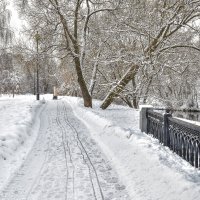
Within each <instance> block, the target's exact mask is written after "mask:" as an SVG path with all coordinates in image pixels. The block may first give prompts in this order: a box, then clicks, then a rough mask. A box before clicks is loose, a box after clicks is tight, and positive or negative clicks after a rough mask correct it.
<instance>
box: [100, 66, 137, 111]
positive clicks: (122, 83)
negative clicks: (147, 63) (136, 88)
mask: <svg viewBox="0 0 200 200" xmlns="http://www.w3.org/2000/svg"><path fill="white" fill-rule="evenodd" d="M138 68H139V66H138V65H133V66H132V67H130V68H129V70H128V71H127V72H126V74H125V75H124V76H123V77H122V78H121V80H120V81H119V82H118V84H117V85H116V86H115V87H113V88H112V89H111V91H110V92H109V93H108V95H107V96H106V98H105V99H104V100H103V103H102V105H101V106H100V107H101V108H102V109H103V110H104V109H106V108H107V107H108V106H109V105H110V104H111V103H112V102H113V100H114V99H115V98H116V97H118V96H119V94H120V93H121V92H122V91H123V89H124V88H125V86H126V85H127V84H128V83H129V81H130V80H132V79H133V78H134V77H135V75H136V73H137V70H138Z"/></svg>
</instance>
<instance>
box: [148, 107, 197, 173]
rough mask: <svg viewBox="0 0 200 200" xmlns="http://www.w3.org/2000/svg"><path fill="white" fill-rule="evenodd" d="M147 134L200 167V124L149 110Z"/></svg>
mask: <svg viewBox="0 0 200 200" xmlns="http://www.w3.org/2000/svg"><path fill="white" fill-rule="evenodd" d="M147 134H151V135H152V136H153V137H155V138H157V139H158V140H159V141H160V143H162V144H163V145H165V146H168V147H169V148H170V149H171V150H172V151H173V152H175V153H177V154H178V155H179V156H181V157H182V158H183V159H185V160H186V161H188V162H189V163H190V164H191V165H193V166H194V167H196V168H199V169H200V126H197V125H195V124H192V123H189V122H186V121H183V120H180V119H177V118H173V117H172V116H171V114H168V113H166V114H164V115H163V114H160V113H157V112H154V111H153V110H152V109H151V110H147Z"/></svg>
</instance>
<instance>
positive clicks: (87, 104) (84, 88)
mask: <svg viewBox="0 0 200 200" xmlns="http://www.w3.org/2000/svg"><path fill="white" fill-rule="evenodd" d="M75 67H76V73H77V77H78V83H79V86H80V89H81V93H82V96H83V101H84V106H85V107H91V108H92V97H91V95H90V94H89V91H88V89H87V86H86V83H85V80H84V78H83V74H82V70H81V64H80V59H79V58H78V57H76V58H75Z"/></svg>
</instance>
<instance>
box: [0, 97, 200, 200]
mask: <svg viewBox="0 0 200 200" xmlns="http://www.w3.org/2000/svg"><path fill="white" fill-rule="evenodd" d="M51 98H52V96H51V95H50V96H45V99H46V100H47V103H45V104H43V101H40V102H37V101H35V100H34V99H35V97H33V96H18V97H17V98H15V99H14V100H13V99H12V98H8V97H0V110H1V116H0V152H1V158H0V166H1V168H0V184H1V185H0V187H1V189H3V188H4V187H5V186H6V185H7V183H8V182H9V181H10V182H9V183H8V185H7V186H6V187H7V188H8V189H7V190H8V191H9V190H10V191H14V194H12V197H13V198H12V199H19V200H21V199H20V197H22V195H23V193H25V191H23V192H21V193H20V188H21V187H22V186H23V187H25V186H26V185H27V186H26V187H27V188H28V185H29V184H30V185H31V189H30V188H29V193H30V191H32V193H30V194H26V195H29V196H30V199H34V200H36V199H41V195H43V196H42V197H43V199H52V200H53V199H62V198H61V196H60V195H57V194H56V192H58V191H62V188H61V187H62V185H63V184H61V183H63V181H64V180H63V179H64V177H65V176H66V177H67V174H65V173H64V172H63V171H62V172H63V176H62V174H60V173H59V172H58V175H59V176H58V177H57V176H56V173H57V171H59V170H64V165H65V163H63V162H62V161H63V159H64V158H62V157H59V156H58V155H59V154H56V156H55V155H54V154H55V152H57V151H58V152H59V151H61V150H62V149H60V148H61V147H60V145H59V144H58V143H59V140H60V139H61V138H62V137H61V136H62V135H60V137H59V134H61V133H64V134H66V135H65V137H66V136H67V137H66V138H65V139H66V141H68V142H69V144H68V143H67V144H63V146H64V147H66V148H67V147H68V145H72V147H71V149H72V151H70V150H71V149H70V147H69V150H68V151H66V152H68V153H69V152H71V153H69V155H70V156H71V160H70V159H69V160H70V162H69V166H68V170H69V172H70V174H74V176H75V177H79V176H80V177H79V178H78V181H79V182H81V181H83V180H85V181H86V183H85V186H84V185H82V187H81V186H79V185H78V181H77V183H76V181H75V183H74V182H70V181H69V185H70V184H72V185H73V187H75V186H77V188H79V189H80V190H81V192H80V194H81V195H83V194H88V195H90V189H87V190H84V187H87V185H88V184H89V183H88V182H87V181H88V179H89V177H90V182H92V183H94V184H93V186H94V187H93V190H94V193H95V194H96V199H102V196H101V188H102V191H103V193H104V192H105V196H106V195H107V196H108V197H109V198H110V199H114V198H115V199H117V200H118V199H122V200H124V199H129V197H128V196H130V199H136V200H165V199H166V200H197V199H199V195H200V171H199V170H197V169H194V168H193V167H192V166H190V165H189V164H188V163H187V162H186V161H184V160H182V159H181V158H180V157H179V156H177V155H176V154H174V153H172V152H171V151H170V150H169V149H168V148H166V147H163V146H162V145H160V144H159V143H158V141H157V140H156V139H153V138H151V137H150V136H148V135H146V134H144V133H141V132H140V130H139V111H137V110H134V109H130V108H127V107H124V106H117V105H112V106H111V107H109V108H108V109H107V110H104V111H103V110H101V109H100V108H99V105H100V102H99V101H94V103H93V105H94V106H93V109H89V108H84V107H83V106H82V100H81V99H79V98H74V97H60V98H59V99H60V100H59V101H51V100H50V99H51ZM62 102H65V103H66V105H65V106H64V104H63V106H64V107H62ZM57 103H58V105H59V106H60V107H62V108H60V111H59V113H57V114H56V113H55V112H56V107H55V105H56V104H57ZM46 107H47V108H46ZM64 108H65V109H66V110H64ZM58 110H59V109H57V112H58ZM68 111H69V112H68ZM40 113H41V116H40ZM66 113H67V114H66ZM39 116H40V117H39ZM45 116H46V117H47V118H49V122H48V120H47V119H46V117H45ZM65 118H66V120H64V119H65ZM36 119H37V120H36ZM38 119H41V120H42V124H41V125H42V128H41V126H40V122H39V120H38ZM67 120H69V122H70V123H69V124H68V125H67ZM70 120H71V121H70ZM50 122H51V123H50ZM48 124H49V125H48ZM56 124H57V125H56ZM71 126H75V128H76V131H77V132H78V133H79V134H81V135H80V138H78V139H80V140H81V141H82V143H83V146H84V145H85V148H86V151H85V152H86V154H84V155H83V156H85V157H87V153H88V156H89V158H90V159H91V161H94V163H93V165H91V163H90V162H89V160H90V159H88V160H87V159H86V161H85V164H87V165H86V166H87V168H88V169H89V171H91V173H90V176H89V177H88V178H87V173H86V171H85V170H87V169H85V167H84V163H82V162H81V161H79V159H80V157H79V154H80V153H79V150H81V151H83V149H82V147H81V143H80V144H79V142H80V141H79V140H77V138H75V137H74V138H73V137H72V135H70V132H74V131H73V128H72V127H71ZM56 127H57V128H56ZM55 128H56V129H59V130H54V129H55ZM38 131H39V136H38V135H37V133H38ZM54 133H55V135H54ZM74 133H75V132H74ZM67 134H69V135H67ZM72 134H73V133H72ZM37 136H38V137H37ZM90 137H91V139H90ZM45 138H46V140H47V141H48V142H47V143H46V142H45ZM36 139H37V140H36ZM34 141H36V143H35V144H34ZM56 142H57V143H56ZM74 142H75V143H77V145H78V146H79V149H76V145H75V143H74ZM49 143H50V144H49ZM73 143H74V146H73ZM42 144H43V145H42ZM47 144H48V145H47ZM96 145H97V146H99V147H100V149H98V148H97V147H96ZM32 146H33V148H32V150H31V147H32ZM87 148H88V149H87ZM100 151H102V152H103V154H102V153H101V152H100ZM46 152H48V154H47V153H46ZM83 152H84V151H83ZM51 154H52V155H51ZM105 155H106V156H105ZM48 156H50V157H49V161H48ZM54 156H55V160H54V161H56V165H55V163H53V160H52V157H53V158H54ZM43 159H46V161H45V162H40V163H38V161H37V160H43ZM73 159H74V160H73ZM100 160H102V163H99V161H100ZM36 161H37V162H36ZM47 161H48V162H47ZM75 162H77V166H76V163H75ZM31 163H32V167H33V166H35V168H34V169H31V171H32V175H31V174H30V171H29V167H30V166H29V165H30V164H31ZM45 163H48V165H47V164H46V167H44V165H45ZM28 164H29V165H28ZM62 165H63V166H62ZM82 165H83V166H82ZM104 165H105V166H104ZM20 166H22V167H21V171H20V170H19V171H18V168H19V167H20ZM23 166H24V167H23ZM76 167H78V168H76ZM51 168H52V169H53V168H54V169H55V170H52V169H51ZM107 168H108V171H106V169H107ZM112 168H113V170H111V171H109V170H110V169H112ZM95 170H96V173H97V174H96V175H95ZM15 171H16V172H15ZM14 172H15V173H14ZM75 172H76V173H75ZM108 172H109V173H108ZM102 173H103V174H102ZM115 173H117V174H118V175H116V174H115ZM26 174H29V176H27V175H26ZM38 174H40V175H38ZM34 175H35V176H37V180H35V178H34ZM98 175H99V176H98ZM55 176H56V177H57V178H56V177H55ZM74 176H73V177H74ZM110 176H111V177H110ZM27 177H28V180H27ZM38 177H39V178H38ZM59 177H60V182H58V183H56V182H55V183H54V186H55V187H56V188H54V189H53V188H50V183H51V182H52V181H55V180H57V179H58V178H59ZM116 177H118V178H119V181H117V178H116ZM29 179H30V180H29ZM32 179H33V180H35V181H34V184H32V182H31V181H32ZM19 180H20V182H19ZM69 180H71V178H69ZM75 180H76V179H75ZM98 181H100V183H101V184H100V186H98ZM104 181H105V183H106V184H109V187H108V188H107V185H105V183H104ZM36 183H37V184H36ZM112 183H113V185H115V189H116V191H117V192H113V191H114V188H112ZM16 184H18V186H17V185H16ZM19 184H21V186H19ZM76 184H77V185H76ZM95 184H96V185H95ZM44 186H45V188H46V189H44V188H43V187H44ZM59 186H60V188H58V187H59ZM124 186H125V187H124ZM23 187H22V188H23ZM48 188H49V189H51V190H52V192H53V193H54V195H55V196H52V197H51V198H50V197H49V196H48V195H50V194H51V193H49V194H48V192H47V191H46V190H48ZM75 188H76V187H75ZM98 188H100V190H98ZM106 188H107V189H106ZM85 189H86V188H85ZM124 189H125V190H124ZM18 190H19V191H18ZM69 191H70V186H69ZM125 191H127V192H128V196H127V195H125V194H126V192H125ZM45 192H46V193H45ZM60 194H62V193H61V192H60ZM80 194H78V195H79V196H77V199H78V197H80ZM6 195H7V196H8V197H11V196H10V194H9V192H8V194H7V193H6V194H5V196H6ZM13 195H14V196H13ZM20 195H21V196H20ZM45 195H46V196H45ZM52 195H53V194H52ZM56 195H57V196H56ZM68 195H70V194H68ZM16 197H19V198H16ZM89 197H90V196H88V197H82V198H83V199H87V198H88V199H89ZM109 198H108V199H109ZM5 199H8V198H5ZM75 199H76V198H75ZM91 199H92V198H91ZM94 199H95V198H94ZM8 200H9V199H8Z"/></svg>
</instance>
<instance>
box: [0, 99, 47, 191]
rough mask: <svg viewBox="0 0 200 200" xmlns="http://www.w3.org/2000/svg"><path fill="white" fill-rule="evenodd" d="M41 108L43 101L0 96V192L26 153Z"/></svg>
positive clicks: (35, 133)
mask: <svg viewBox="0 0 200 200" xmlns="http://www.w3.org/2000/svg"><path fill="white" fill-rule="evenodd" d="M43 106H44V104H43V101H39V102H38V101H35V97H34V96H32V95H26V96H16V97H15V98H12V96H7V95H5V96H1V97H0V113H1V115H0V166H1V167H0V189H1V188H2V187H3V186H4V185H5V183H6V182H7V181H8V179H9V178H10V176H11V175H12V174H13V173H14V172H15V171H16V169H17V168H19V167H20V165H21V164H22V162H23V160H24V159H25V158H26V155H27V154H28V152H29V151H30V149H31V147H32V145H33V143H34V141H35V139H36V137H37V131H38V129H39V125H40V121H39V120H38V116H39V114H40V112H41V111H42V108H43Z"/></svg>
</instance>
